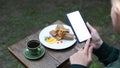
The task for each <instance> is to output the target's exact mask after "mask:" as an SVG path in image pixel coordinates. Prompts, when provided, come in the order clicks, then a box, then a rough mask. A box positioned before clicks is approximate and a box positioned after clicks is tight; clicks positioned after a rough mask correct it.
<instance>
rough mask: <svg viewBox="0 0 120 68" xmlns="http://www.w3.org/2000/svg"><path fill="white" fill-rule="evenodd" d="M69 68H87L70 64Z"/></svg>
mask: <svg viewBox="0 0 120 68" xmlns="http://www.w3.org/2000/svg"><path fill="white" fill-rule="evenodd" d="M70 68H87V67H85V66H83V65H78V64H72V65H71V66H70Z"/></svg>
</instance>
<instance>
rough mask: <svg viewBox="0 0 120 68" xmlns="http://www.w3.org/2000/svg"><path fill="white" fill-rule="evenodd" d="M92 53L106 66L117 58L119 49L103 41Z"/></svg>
mask: <svg viewBox="0 0 120 68" xmlns="http://www.w3.org/2000/svg"><path fill="white" fill-rule="evenodd" d="M94 54H95V55H96V56H97V57H98V59H99V60H100V61H101V62H103V63H104V65H105V66H106V65H108V64H109V63H111V62H113V61H115V60H117V58H118V57H119V50H118V49H116V48H114V47H112V46H109V45H107V44H106V43H105V42H103V44H102V45H101V47H100V48H99V49H97V50H95V51H94Z"/></svg>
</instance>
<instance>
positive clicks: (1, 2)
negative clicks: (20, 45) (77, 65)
mask: <svg viewBox="0 0 120 68" xmlns="http://www.w3.org/2000/svg"><path fill="white" fill-rule="evenodd" d="M110 7H111V6H110V0H0V31H1V32H0V61H1V62H0V68H24V66H23V65H22V64H21V63H20V62H19V61H18V60H16V59H15V57H13V55H11V54H10V53H9V51H8V50H7V47H8V46H10V45H12V44H14V43H16V42H17V41H20V40H21V39H23V38H25V37H26V36H28V35H30V34H33V33H35V32H36V31H38V30H40V29H42V28H44V27H45V26H47V25H49V24H51V23H52V22H54V21H56V20H58V19H59V20H61V21H63V22H65V23H67V20H66V18H65V14H66V13H68V12H72V11H75V10H79V11H80V12H81V14H82V16H83V18H84V20H85V21H89V22H90V23H91V24H92V25H93V26H94V27H95V28H96V29H97V30H98V31H99V33H100V36H101V37H102V38H103V40H105V41H106V42H108V43H110V44H111V45H115V47H118V46H117V45H119V44H120V40H118V39H119V38H120V37H119V38H118V35H117V34H116V33H115V32H114V30H113V29H112V24H111V19H110ZM96 65H97V64H93V66H94V68H97V66H96ZM95 66H96V67H95Z"/></svg>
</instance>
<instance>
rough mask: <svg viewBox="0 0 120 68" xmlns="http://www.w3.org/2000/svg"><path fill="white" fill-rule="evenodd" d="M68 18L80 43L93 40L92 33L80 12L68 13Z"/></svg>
mask: <svg viewBox="0 0 120 68" xmlns="http://www.w3.org/2000/svg"><path fill="white" fill-rule="evenodd" d="M67 18H68V20H69V23H70V26H71V28H72V30H73V32H74V34H75V36H76V38H77V40H78V42H83V41H86V40H87V39H89V38H91V35H90V32H89V30H88V28H87V26H86V24H85V22H84V21H83V19H82V16H81V14H80V12H79V11H75V12H71V13H68V14H67Z"/></svg>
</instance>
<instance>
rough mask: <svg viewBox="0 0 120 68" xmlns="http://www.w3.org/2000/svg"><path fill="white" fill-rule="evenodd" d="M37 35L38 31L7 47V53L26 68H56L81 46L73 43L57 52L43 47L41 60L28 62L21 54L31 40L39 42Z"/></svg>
mask: <svg viewBox="0 0 120 68" xmlns="http://www.w3.org/2000/svg"><path fill="white" fill-rule="evenodd" d="M54 23H56V24H57V23H63V22H61V21H56V22H54ZM39 33H40V31H38V32H36V33H34V34H32V35H30V36H28V37H26V38H25V39H23V40H21V41H19V42H18V43H16V44H14V45H12V46H10V47H8V49H9V51H10V52H11V53H12V54H13V55H14V56H15V57H16V58H17V59H19V60H20V61H21V62H22V63H23V64H25V65H26V66H27V67H28V68H56V67H58V66H60V65H61V64H62V63H64V62H65V61H66V60H67V59H69V57H70V56H71V55H72V54H74V53H75V52H76V51H77V48H78V47H79V46H81V45H79V44H78V43H75V44H74V45H73V46H72V47H70V48H67V49H64V50H59V51H58V50H52V49H49V48H46V47H45V50H46V53H45V55H44V56H43V57H42V58H41V59H39V60H36V61H32V60H28V59H26V58H25V57H24V55H23V52H24V50H25V49H26V44H27V42H28V41H30V40H33V39H34V40H39Z"/></svg>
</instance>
